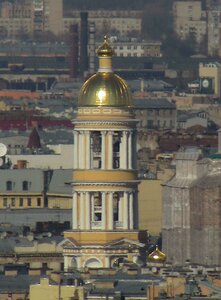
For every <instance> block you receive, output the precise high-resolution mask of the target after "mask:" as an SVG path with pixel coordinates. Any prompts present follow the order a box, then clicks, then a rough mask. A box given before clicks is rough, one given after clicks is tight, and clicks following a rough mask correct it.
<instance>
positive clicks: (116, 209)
mask: <svg viewBox="0 0 221 300" xmlns="http://www.w3.org/2000/svg"><path fill="white" fill-rule="evenodd" d="M119 204H120V196H119V193H114V195H113V209H114V221H119Z"/></svg>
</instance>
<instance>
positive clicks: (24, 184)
mask: <svg viewBox="0 0 221 300" xmlns="http://www.w3.org/2000/svg"><path fill="white" fill-rule="evenodd" d="M22 190H23V191H28V181H27V180H24V181H23V182H22Z"/></svg>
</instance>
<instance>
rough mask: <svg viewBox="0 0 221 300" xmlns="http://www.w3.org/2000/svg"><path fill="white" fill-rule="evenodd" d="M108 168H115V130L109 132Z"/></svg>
mask: <svg viewBox="0 0 221 300" xmlns="http://www.w3.org/2000/svg"><path fill="white" fill-rule="evenodd" d="M108 169H109V170H111V169H113V132H108Z"/></svg>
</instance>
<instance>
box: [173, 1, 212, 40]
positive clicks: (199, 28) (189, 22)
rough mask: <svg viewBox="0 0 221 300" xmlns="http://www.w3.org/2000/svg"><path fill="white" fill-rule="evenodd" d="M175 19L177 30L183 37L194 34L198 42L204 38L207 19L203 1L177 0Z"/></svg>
mask: <svg viewBox="0 0 221 300" xmlns="http://www.w3.org/2000/svg"><path fill="white" fill-rule="evenodd" d="M173 19H174V29H175V32H176V33H177V35H178V36H179V37H180V38H181V39H186V38H188V37H189V36H193V37H194V38H195V39H196V41H197V42H198V43H200V42H202V41H203V40H204V38H205V36H206V34H207V19H206V11H204V10H203V9H202V3H201V1H175V2H174V4H173Z"/></svg>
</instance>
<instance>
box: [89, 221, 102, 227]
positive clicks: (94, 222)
mask: <svg viewBox="0 0 221 300" xmlns="http://www.w3.org/2000/svg"><path fill="white" fill-rule="evenodd" d="M101 225H102V221H93V222H91V228H92V229H98V228H101Z"/></svg>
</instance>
